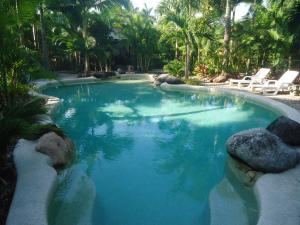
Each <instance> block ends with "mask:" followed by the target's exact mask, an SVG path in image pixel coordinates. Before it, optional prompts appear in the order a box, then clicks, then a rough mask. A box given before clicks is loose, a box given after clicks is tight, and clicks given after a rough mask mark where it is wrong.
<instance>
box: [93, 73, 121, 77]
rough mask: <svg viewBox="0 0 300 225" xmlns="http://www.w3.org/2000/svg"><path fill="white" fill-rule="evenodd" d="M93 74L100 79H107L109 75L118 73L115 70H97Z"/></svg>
mask: <svg viewBox="0 0 300 225" xmlns="http://www.w3.org/2000/svg"><path fill="white" fill-rule="evenodd" d="M93 76H94V77H96V78H98V79H107V78H109V77H114V76H116V73H115V72H96V73H94V74H93Z"/></svg>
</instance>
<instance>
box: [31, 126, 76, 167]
mask: <svg viewBox="0 0 300 225" xmlns="http://www.w3.org/2000/svg"><path fill="white" fill-rule="evenodd" d="M36 151H38V152H41V153H44V154H46V155H48V156H49V157H50V158H51V160H52V164H53V166H54V167H55V168H58V167H63V166H66V165H67V164H69V163H70V162H71V160H72V159H73V157H74V144H73V142H72V141H71V140H70V139H68V138H62V137H60V136H58V135H57V134H56V133H54V132H50V133H47V134H44V135H43V136H42V137H40V139H39V140H38V143H37V145H36Z"/></svg>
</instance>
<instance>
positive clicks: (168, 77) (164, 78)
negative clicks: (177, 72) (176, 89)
mask: <svg viewBox="0 0 300 225" xmlns="http://www.w3.org/2000/svg"><path fill="white" fill-rule="evenodd" d="M156 81H158V82H160V83H164V82H166V83H168V84H183V83H184V82H183V81H182V80H180V79H179V78H178V77H174V76H171V75H169V74H161V75H159V76H158V77H157V78H156Z"/></svg>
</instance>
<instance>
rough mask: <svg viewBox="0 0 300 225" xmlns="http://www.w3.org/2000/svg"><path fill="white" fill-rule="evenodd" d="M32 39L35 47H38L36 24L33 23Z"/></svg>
mask: <svg viewBox="0 0 300 225" xmlns="http://www.w3.org/2000/svg"><path fill="white" fill-rule="evenodd" d="M32 39H33V46H34V48H35V49H37V44H36V31H35V26H34V24H32Z"/></svg>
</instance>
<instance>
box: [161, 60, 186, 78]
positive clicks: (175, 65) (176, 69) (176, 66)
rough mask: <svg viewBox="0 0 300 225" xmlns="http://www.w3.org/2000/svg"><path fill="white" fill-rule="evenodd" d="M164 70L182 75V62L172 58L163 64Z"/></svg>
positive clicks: (175, 74) (174, 74)
mask: <svg viewBox="0 0 300 225" xmlns="http://www.w3.org/2000/svg"><path fill="white" fill-rule="evenodd" d="M164 72H167V73H169V74H171V75H173V76H178V77H182V76H183V75H184V64H183V63H182V62H181V61H179V60H176V59H175V60H172V61H170V62H169V63H168V64H166V65H165V66H164Z"/></svg>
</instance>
